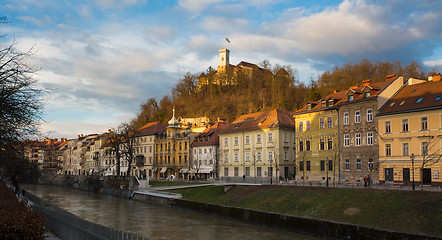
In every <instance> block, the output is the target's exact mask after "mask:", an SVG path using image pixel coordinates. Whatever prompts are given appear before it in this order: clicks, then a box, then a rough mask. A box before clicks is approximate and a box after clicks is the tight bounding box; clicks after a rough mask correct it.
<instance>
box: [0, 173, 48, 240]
mask: <svg viewBox="0 0 442 240" xmlns="http://www.w3.org/2000/svg"><path fill="white" fill-rule="evenodd" d="M45 222H46V219H45V218H44V217H43V216H42V215H41V214H40V213H39V212H38V211H36V210H35V209H32V207H31V206H28V203H27V201H26V200H19V199H18V198H17V197H16V196H15V194H14V192H13V191H12V189H10V188H9V187H7V186H6V184H5V183H4V182H0V239H11V240H15V239H37V240H38V239H42V240H43V239H45V237H44V233H45V228H44V226H45Z"/></svg>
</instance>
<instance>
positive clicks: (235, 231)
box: [23, 185, 321, 240]
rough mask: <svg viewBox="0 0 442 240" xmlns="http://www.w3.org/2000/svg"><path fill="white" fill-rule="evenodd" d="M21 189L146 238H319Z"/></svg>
mask: <svg viewBox="0 0 442 240" xmlns="http://www.w3.org/2000/svg"><path fill="white" fill-rule="evenodd" d="M23 188H24V189H26V190H27V191H29V192H31V193H33V194H34V195H36V196H38V197H40V198H43V199H45V200H46V201H48V202H50V203H52V204H54V205H57V206H58V207H60V208H63V209H65V210H66V211H69V212H71V213H73V214H75V215H77V216H79V217H81V218H84V219H86V220H88V221H91V222H95V223H98V224H101V225H104V226H108V227H111V228H114V229H119V230H123V231H126V232H132V233H135V234H137V235H139V236H143V237H146V238H149V239H195V240H200V239H201V240H203V239H204V240H210V239H229V240H230V239H253V240H260V239H266V240H269V239H275V240H276V239H291V240H301V239H304V240H316V239H321V238H317V237H313V236H309V235H301V234H297V233H294V232H290V231H285V230H281V229H276V228H269V227H266V226H261V225H254V224H248V223H244V222H239V221H234V220H230V219H227V218H221V217H215V216H212V215H209V214H204V213H200V212H195V211H191V210H185V209H179V208H171V207H165V206H160V205H155V204H151V203H147V202H143V201H136V200H130V199H126V198H120V197H113V196H108V195H104V194H99V193H91V192H86V191H81V190H76V189H68V188H62V187H56V186H46V185H24V186H23Z"/></svg>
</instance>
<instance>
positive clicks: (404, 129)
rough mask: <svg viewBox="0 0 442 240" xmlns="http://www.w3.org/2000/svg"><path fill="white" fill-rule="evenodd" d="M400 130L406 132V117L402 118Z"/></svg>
mask: <svg viewBox="0 0 442 240" xmlns="http://www.w3.org/2000/svg"><path fill="white" fill-rule="evenodd" d="M402 132H408V119H403V120H402Z"/></svg>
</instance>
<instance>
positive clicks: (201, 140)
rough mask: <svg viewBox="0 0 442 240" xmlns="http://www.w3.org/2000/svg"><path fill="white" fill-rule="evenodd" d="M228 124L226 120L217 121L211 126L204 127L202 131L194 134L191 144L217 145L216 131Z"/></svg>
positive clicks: (193, 145) (196, 145)
mask: <svg viewBox="0 0 442 240" xmlns="http://www.w3.org/2000/svg"><path fill="white" fill-rule="evenodd" d="M229 125H230V124H229V123H226V122H217V123H215V124H214V125H213V126H211V127H209V128H206V129H205V130H204V131H203V132H201V133H200V134H198V135H197V136H195V139H194V140H193V142H192V144H191V146H192V147H198V146H207V145H219V137H218V132H220V131H221V130H222V129H225V128H226V127H228V126H229Z"/></svg>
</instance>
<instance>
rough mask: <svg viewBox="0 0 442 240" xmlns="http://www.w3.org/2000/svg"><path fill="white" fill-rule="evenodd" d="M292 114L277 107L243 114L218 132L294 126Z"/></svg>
mask: <svg viewBox="0 0 442 240" xmlns="http://www.w3.org/2000/svg"><path fill="white" fill-rule="evenodd" d="M292 114H293V113H291V112H287V111H283V110H278V109H275V110H271V111H266V112H257V113H250V114H245V115H242V116H240V117H239V118H238V119H236V120H235V121H234V122H233V123H231V124H230V126H228V127H226V128H225V129H224V130H222V131H221V132H220V133H231V132H242V131H253V130H258V129H263V128H272V127H288V128H294V126H295V120H294V119H293V117H292Z"/></svg>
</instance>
